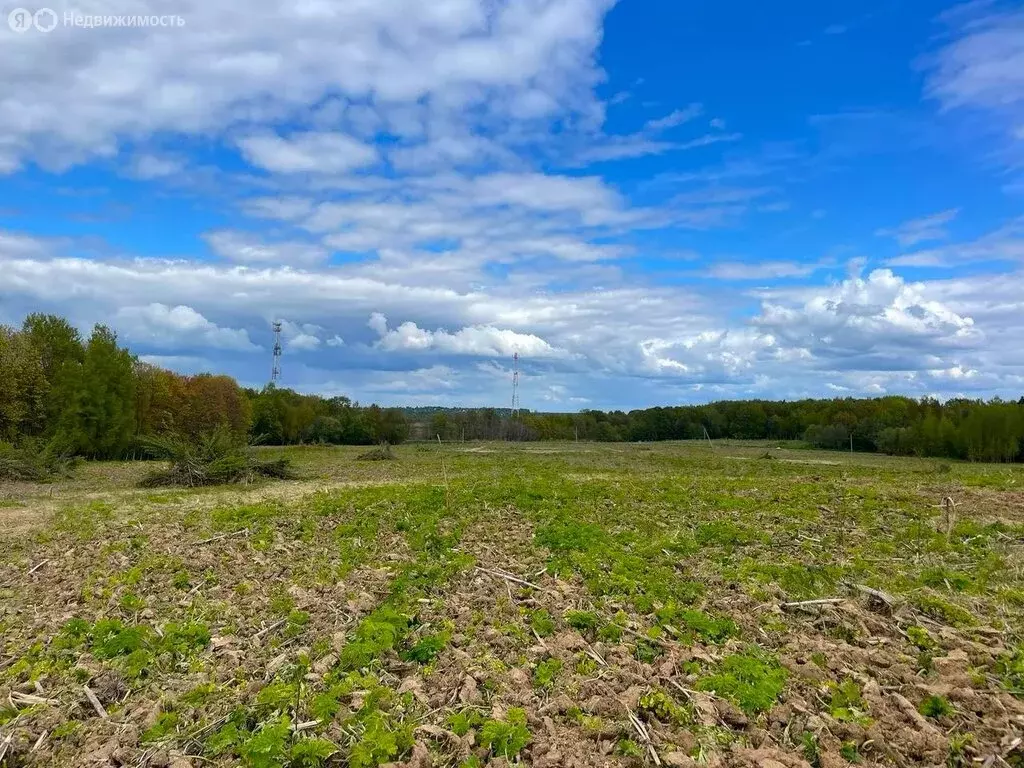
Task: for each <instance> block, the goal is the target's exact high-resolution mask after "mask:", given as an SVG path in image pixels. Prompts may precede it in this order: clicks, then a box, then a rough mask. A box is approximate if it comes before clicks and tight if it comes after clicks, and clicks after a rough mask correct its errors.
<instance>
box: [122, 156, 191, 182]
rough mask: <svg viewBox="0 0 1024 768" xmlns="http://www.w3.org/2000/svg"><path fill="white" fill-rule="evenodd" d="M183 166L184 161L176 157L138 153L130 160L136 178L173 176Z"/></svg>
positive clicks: (146, 178) (179, 171) (180, 170)
mask: <svg viewBox="0 0 1024 768" xmlns="http://www.w3.org/2000/svg"><path fill="white" fill-rule="evenodd" d="M184 168H185V163H184V162H182V161H181V160H179V159H177V158H172V157H161V156H159V155H149V154H147V155H139V156H138V157H136V158H135V159H134V160H133V162H132V175H133V176H134V177H135V178H137V179H145V180H149V179H162V178H166V177H168V176H175V175H177V174H179V173H181V172H182V171H183V170H184Z"/></svg>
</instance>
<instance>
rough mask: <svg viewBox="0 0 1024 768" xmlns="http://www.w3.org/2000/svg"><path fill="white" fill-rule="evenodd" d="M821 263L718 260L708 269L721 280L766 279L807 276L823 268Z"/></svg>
mask: <svg viewBox="0 0 1024 768" xmlns="http://www.w3.org/2000/svg"><path fill="white" fill-rule="evenodd" d="M822 266H823V265H821V264H818V263H814V262H800V263H798V262H795V261H761V262H754V263H746V262H739V261H718V262H715V263H714V264H712V265H711V266H710V267H709V268H708V270H707V275H708V277H714V278H717V279H719V280H765V279H778V278H785V277H807V276H808V275H812V274H814V273H815V272H817V271H819V270H820V269H822Z"/></svg>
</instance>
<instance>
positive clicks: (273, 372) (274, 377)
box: [270, 322, 281, 384]
mask: <svg viewBox="0 0 1024 768" xmlns="http://www.w3.org/2000/svg"><path fill="white" fill-rule="evenodd" d="M280 379H281V323H280V322H276V323H274V367H273V368H271V369H270V383H271V384H277V382H278V381H279V380H280Z"/></svg>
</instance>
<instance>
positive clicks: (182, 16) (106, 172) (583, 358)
mask: <svg viewBox="0 0 1024 768" xmlns="http://www.w3.org/2000/svg"><path fill="white" fill-rule="evenodd" d="M50 8H51V9H52V10H53V11H55V14H52V15H49V16H45V17H44V19H43V20H44V22H46V20H47V19H51V20H52V21H53V22H55V24H51V23H49V22H46V23H44V24H43V26H51V25H52V26H54V28H53V29H52V30H50V31H48V32H44V31H42V30H41V29H39V28H35V27H32V26H31V25H29V26H28V27H27V28H18V29H15V27H16V26H18V25H17V24H15V23H14V17H15V15H16V14H17V9H15V8H14V6H10V5H7V6H3V7H0V11H2V15H0V126H3V130H2V132H0V324H3V323H6V324H11V325H16V324H19V323H20V322H21V320H22V318H23V317H24V316H25V314H27V313H28V312H37V311H42V312H55V313H59V314H62V315H64V316H66V317H68V318H69V319H70V320H71V321H72V322H73V323H74V324H75V325H76V326H78V327H79V328H81V329H82V330H83V332H84V333H88V331H89V329H90V328H91V327H92V325H93V324H94V323H104V324H106V325H108V326H110V327H111V328H113V329H114V330H115V331H116V332H117V333H118V336H119V338H120V340H121V341H122V342H123V343H125V344H127V345H128V346H130V347H131V349H132V350H133V351H134V352H135V353H137V354H138V355H139V357H140V358H141V359H142V360H144V361H146V362H150V363H153V364H156V365H161V366H164V367H167V368H171V369H173V370H176V371H179V372H182V373H198V372H204V371H211V372H218V373H228V374H230V375H232V376H234V377H236V378H237V379H238V380H239V381H240V382H241V383H242V384H244V385H246V386H253V387H262V386H263V385H264V384H266V382H267V381H268V379H269V377H270V371H271V362H272V361H271V350H272V347H273V343H274V342H273V336H272V331H271V328H272V324H273V322H274V321H281V322H282V324H283V347H284V356H283V360H282V369H283V372H282V378H281V385H282V386H287V387H291V388H294V389H297V390H300V391H303V392H318V393H321V394H325V395H335V394H345V395H348V396H350V397H352V398H353V399H355V400H358V401H360V402H365V403H368V402H377V403H380V404H383V405H409V406H416V405H465V406H505V407H507V406H508V405H509V404H510V402H511V395H512V392H511V390H512V386H511V379H512V376H511V371H512V358H513V355H514V354H516V353H518V354H519V356H520V367H521V370H522V373H521V385H520V393H521V394H520V399H521V401H522V405H523V407H524V408H528V409H532V410H548V411H576V410H579V409H583V408H601V409H613V408H614V409H618V408H621V409H630V408H641V407H649V406H654V405H674V404H682V403H695V402H707V401H711V400H718V399H736V398H772V399H795V398H802V397H846V396H879V395H884V394H905V395H910V396H913V397H923V396H935V397H939V398H948V397H957V396H966V397H971V398H977V397H984V398H989V397H995V396H999V397H1004V398H1010V397H1012V398H1014V399H1016V398H1018V397H1020V396H1021V395H1024V5H1021V4H1020V3H1019V2H1016V3H1008V2H999V1H998V0H994V1H993V2H984V1H982V2H970V3H967V4H956V3H948V2H936V1H934V0H856V1H854V0H834V1H831V2H821V0H814V2H811V1H809V0H787V1H786V2H781V3H765V2H763V0H718V1H717V2H711V1H710V0H620V2H615V1H614V0H432V1H431V2H423V0H250V1H249V2H247V3H239V2H236V1H235V0H92V2H85V3H82V4H80V5H76V6H63V5H60V4H59V3H57V2H55V1H54V0H51V4H50ZM21 9H22V10H28V11H30V12H33V13H34V12H36V11H39V10H40V8H39V7H38V6H33V7H29V6H27V5H25V4H22V5H21ZM93 15H102V16H103V17H111V19H107V20H104V19H103V18H100V19H92V16H93ZM137 16H146V17H147V20H148V17H149V16H157V17H162V23H155V24H148V25H146V26H140V25H138V24H137V23H136V21H134V19H135V17H137ZM86 17H87V18H86ZM20 18H24V16H22V17H20ZM36 18H40V17H39V15H38V14H37V16H36ZM76 18H77V19H78V23H75V19H76ZM115 18H116V21H113V23H116V24H118V26H113V25H112V19H115ZM4 19H8V20H9V21H10V23H9V24H5V23H4ZM83 19H84V21H83ZM154 21H156V19H154Z"/></svg>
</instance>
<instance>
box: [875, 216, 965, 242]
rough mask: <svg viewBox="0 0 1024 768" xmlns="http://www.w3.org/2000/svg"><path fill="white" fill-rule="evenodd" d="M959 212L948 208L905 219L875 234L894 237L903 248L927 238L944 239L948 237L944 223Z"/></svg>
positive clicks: (927, 239)
mask: <svg viewBox="0 0 1024 768" xmlns="http://www.w3.org/2000/svg"><path fill="white" fill-rule="evenodd" d="M959 213H960V209H959V208H950V209H949V210H946V211H940V212H939V213H933V214H931V215H930V216H922V217H921V218H918V219H911V220H909V221H905V222H903V223H902V224H900V225H899V226H897V227H892V228H887V229H880V230H878V231H877V232H875V234H876V235H878V236H879V237H892V238H895V239H896V241H897V242H898V243H899V244H900V245H901V246H903V247H904V248H906V247H907V246H910V245H917V244H918V243H924V242H928V241H929V240H945V239H946V238H947V237H949V231H948V230H947V229H946V225H947V224H949V223H950V222H951V221H953V220H954V219H955V218H956V217H957V215H958V214H959Z"/></svg>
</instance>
